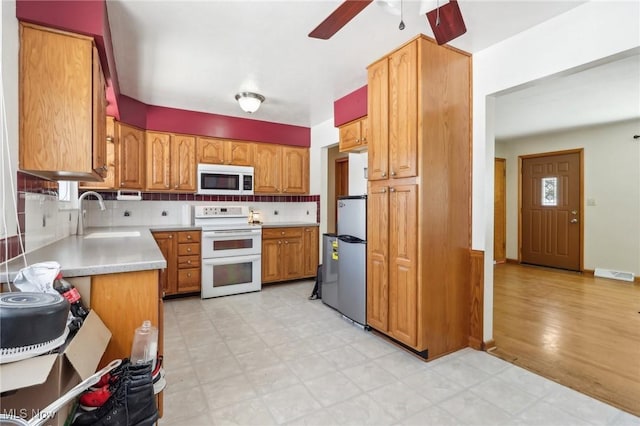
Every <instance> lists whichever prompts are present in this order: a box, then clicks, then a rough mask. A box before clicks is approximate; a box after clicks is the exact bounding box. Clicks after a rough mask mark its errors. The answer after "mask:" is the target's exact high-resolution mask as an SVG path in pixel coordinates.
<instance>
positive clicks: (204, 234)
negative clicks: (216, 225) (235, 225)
mask: <svg viewBox="0 0 640 426" xmlns="http://www.w3.org/2000/svg"><path fill="white" fill-rule="evenodd" d="M260 234H262V229H247V230H242V229H235V230H233V229H229V230H224V231H221V230H219V231H202V237H203V238H215V237H216V236H220V237H235V236H246V235H260Z"/></svg>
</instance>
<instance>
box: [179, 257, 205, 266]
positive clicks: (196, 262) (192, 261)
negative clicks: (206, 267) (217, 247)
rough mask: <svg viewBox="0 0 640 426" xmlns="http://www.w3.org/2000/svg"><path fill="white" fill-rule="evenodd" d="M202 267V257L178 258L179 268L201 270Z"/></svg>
mask: <svg viewBox="0 0 640 426" xmlns="http://www.w3.org/2000/svg"><path fill="white" fill-rule="evenodd" d="M199 267H200V256H198V255H195V256H179V257H178V268H180V269H184V268H199Z"/></svg>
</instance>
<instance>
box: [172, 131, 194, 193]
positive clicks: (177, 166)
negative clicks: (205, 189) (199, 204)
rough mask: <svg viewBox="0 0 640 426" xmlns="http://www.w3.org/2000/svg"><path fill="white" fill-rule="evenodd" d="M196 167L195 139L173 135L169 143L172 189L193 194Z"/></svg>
mask: <svg viewBox="0 0 640 426" xmlns="http://www.w3.org/2000/svg"><path fill="white" fill-rule="evenodd" d="M196 167H197V165H196V138H195V137H193V136H185V135H174V136H173V139H172V141H171V177H172V178H171V180H172V181H173V189H174V190H176V191H182V192H195V190H196Z"/></svg>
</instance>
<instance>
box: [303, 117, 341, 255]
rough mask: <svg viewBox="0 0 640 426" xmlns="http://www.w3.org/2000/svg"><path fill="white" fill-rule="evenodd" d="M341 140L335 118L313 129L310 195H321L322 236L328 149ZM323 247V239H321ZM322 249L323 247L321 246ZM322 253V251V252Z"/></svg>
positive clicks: (310, 153) (325, 230) (322, 231)
mask: <svg viewBox="0 0 640 426" xmlns="http://www.w3.org/2000/svg"><path fill="white" fill-rule="evenodd" d="M339 140H340V133H339V131H338V129H337V128H336V127H334V126H333V118H331V119H329V120H327V121H324V122H322V123H320V124H318V125H316V126H313V127H312V128H311V147H310V149H309V157H310V159H311V161H310V162H309V163H310V168H309V181H310V192H309V193H310V194H320V235H322V234H323V233H325V232H327V220H326V212H327V181H328V179H327V167H328V159H327V158H328V155H327V148H328V147H330V146H332V145H335V144H337V143H338V141H339ZM320 244H321V245H322V238H320ZM321 247H322V246H321ZM320 253H322V250H320Z"/></svg>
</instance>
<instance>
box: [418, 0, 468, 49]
mask: <svg viewBox="0 0 640 426" xmlns="http://www.w3.org/2000/svg"><path fill="white" fill-rule="evenodd" d="M427 20H428V21H429V25H431V29H432V30H433V35H434V36H435V38H436V41H437V42H438V44H445V43H448V42H450V41H451V40H453V39H454V38H456V37H459V36H461V35H462V34H464V33H466V32H467V27H466V26H465V25H464V20H463V19H462V13H461V12H460V6H458V2H457V1H456V0H450V1H449V3H447V4H445V5H443V6H440V7H437V8H435V9H433V10H432V11H430V12H427Z"/></svg>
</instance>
